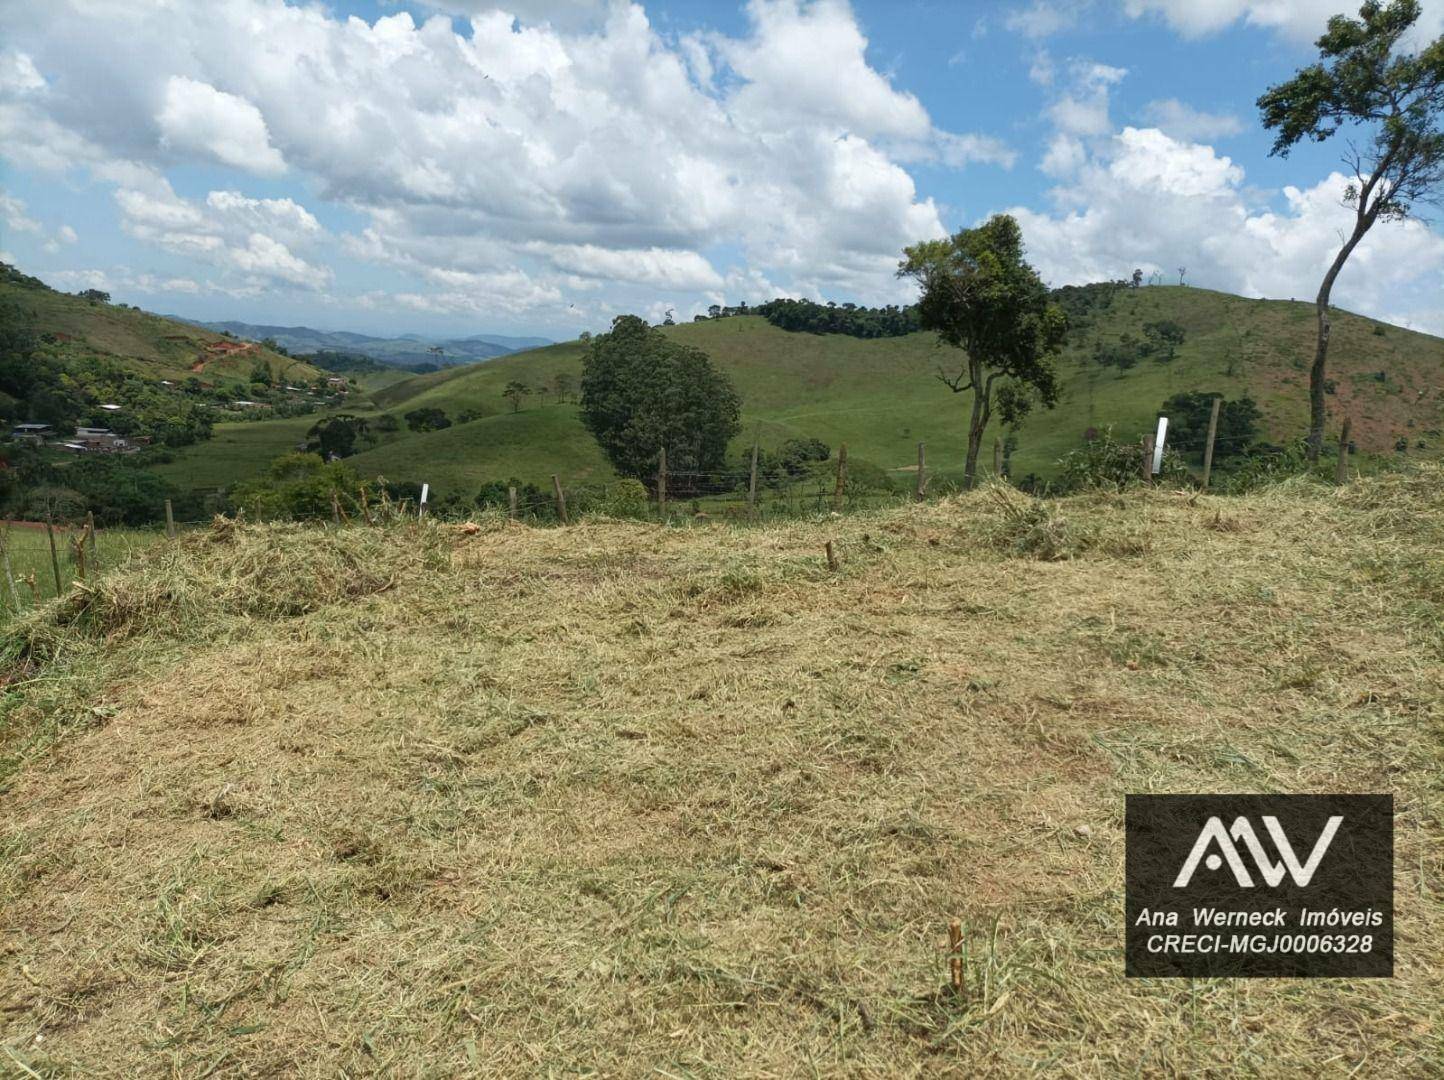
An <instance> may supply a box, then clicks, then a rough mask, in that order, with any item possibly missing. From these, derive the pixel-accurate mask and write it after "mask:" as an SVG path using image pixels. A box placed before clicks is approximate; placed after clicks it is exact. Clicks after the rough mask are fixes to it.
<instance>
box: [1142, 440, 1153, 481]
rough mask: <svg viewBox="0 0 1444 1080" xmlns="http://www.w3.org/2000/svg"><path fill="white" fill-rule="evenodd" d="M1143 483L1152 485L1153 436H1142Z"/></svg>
mask: <svg viewBox="0 0 1444 1080" xmlns="http://www.w3.org/2000/svg"><path fill="white" fill-rule="evenodd" d="M1143 482H1144V483H1145V484H1151V483H1153V436H1152V435H1145V436H1143Z"/></svg>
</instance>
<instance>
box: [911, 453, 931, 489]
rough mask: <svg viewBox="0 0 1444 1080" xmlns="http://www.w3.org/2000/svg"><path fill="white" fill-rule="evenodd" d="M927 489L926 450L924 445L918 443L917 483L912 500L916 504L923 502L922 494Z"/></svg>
mask: <svg viewBox="0 0 1444 1080" xmlns="http://www.w3.org/2000/svg"><path fill="white" fill-rule="evenodd" d="M927 489H928V448H927V444H926V443H918V483H917V489H916V490H915V491H914V492H913V498H915V499H916V500H917V501H918V502H922V501H923V492H925V491H927Z"/></svg>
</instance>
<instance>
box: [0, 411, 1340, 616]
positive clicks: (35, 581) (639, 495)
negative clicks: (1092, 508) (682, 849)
mask: <svg viewBox="0 0 1444 1080" xmlns="http://www.w3.org/2000/svg"><path fill="white" fill-rule="evenodd" d="M1347 433H1348V428H1347V427H1346V428H1345V430H1344V433H1343V435H1342V437H1341V438H1340V439H1338V440H1333V445H1332V446H1330V447H1328V448H1327V449H1326V452H1325V457H1326V458H1331V459H1332V460H1333V461H1334V462H1336V469H1337V472H1336V478H1337V479H1339V480H1342V479H1343V478H1344V476H1345V471H1346V465H1347V461H1348V455H1349V452H1350V451H1351V450H1352V448H1353V444H1352V443H1351V442H1349V441H1348V434H1347ZM1151 444H1152V439H1151V438H1145V439H1144V440H1143V441H1142V442H1141V443H1135V444H1126V443H1125V444H1118V445H1119V446H1120V447H1121V448H1126V447H1128V446H1130V445H1131V446H1132V447H1134V448H1136V450H1137V451H1138V452H1139V457H1138V458H1137V461H1138V473H1137V475H1138V477H1139V478H1143V477H1145V476H1149V475H1151V465H1150V464H1149V462H1150V460H1151V457H1152V453H1151ZM1242 445H1248V446H1252V447H1258V446H1259V443H1258V440H1257V439H1256V438H1254V437H1251V436H1228V437H1224V438H1215V439H1214V440H1213V455H1212V458H1213V461H1214V463H1215V468H1217V465H1218V463H1219V462H1220V461H1221V460H1222V459H1226V458H1228V457H1229V456H1230V451H1231V449H1232V448H1234V447H1238V446H1242ZM1269 449H1270V450H1273V451H1277V450H1279V449H1280V448H1276V447H1275V448H1269ZM981 457H982V460H980V461H979V463H978V477H979V479H980V480H986V479H989V478H993V477H997V476H1001V477H1002V478H1005V479H1006V478H1007V455H1006V454H1005V453H1004V452H1003V446H1002V442H1001V440H999V441H998V442H997V443H996V444H995V447H994V449H993V454H992V455H991V457H990V456H989V455H988V454H986V453H985V454H983V455H981ZM664 460H665V459H664ZM859 464H862V465H863V468H862V470H861V471H862V472H863V474H864V475H863V476H862V477H854V476H852V475H851V474H850V473H849V467H848V464H847V457H846V447H845V446H840V447H839V453H838V455H837V457H836V458H834V459H832V460H829V461H827V462H817V463H814V464H813V465H812V466H811V467H809V468H807V469H805V470H801V471H788V470H786V469H779V468H778V467H777V466H775V465H770V466H769V467H768V469H767V470H766V471H763V470H756V471H753V470H738V469H735V468H734V469H715V470H692V469H683V470H676V471H671V470H666V471H662V470H659V472H658V474H656V475H655V476H652V477H649V478H648V483H647V484H645V485H643V484H642V483H639V482H638V481H635V480H611V481H600V482H599V481H596V480H575V481H567V480H564V479H563V478H561V477H560V476H553V477H552V478H551V484H550V485H549V486H544V485H541V484H537V483H534V482H520V481H516V482H506V483H491V484H487V485H485V486H484V487H483V488H482V490H481V492H480V493H479V494H476V495H474V496H464V495H461V494H459V493H454V492H453V493H449V494H446V495H444V496H442V497H440V498H427V496H428V495H430V494H431V493H430V492H429V491H428V490H427V489H426V488H425V487H424V486H423V485H421V484H399V485H398V484H385V483H383V482H381V481H371V482H366V483H361V484H359V485H358V486H357V488H356V489H355V490H354V491H351V490H340V489H337V490H329V491H324V492H317V491H316V490H314V489H312V490H309V491H306V492H305V493H304V494H305V498H304V500H303V501H301V502H298V503H296V504H294V505H285V504H282V505H278V506H275V507H271V508H270V513H269V514H266V513H262V514H261V516H274V517H280V518H283V519H292V520H303V521H305V520H309V521H320V522H329V523H331V524H334V525H351V524H365V525H376V524H382V523H385V522H390V521H396V520H405V519H413V520H414V519H420V518H423V517H430V518H432V519H441V520H465V519H467V518H470V517H474V516H476V515H477V514H478V513H479V512H481V513H485V512H493V513H504V514H506V515H508V516H509V517H510V518H512V519H514V520H517V521H520V522H525V523H528V524H533V525H559V524H567V523H570V522H572V521H575V520H577V519H578V518H580V517H585V516H596V515H602V516H607V517H620V518H632V519H637V520H650V521H657V522H678V521H682V520H687V519H692V520H710V519H719V520H723V521H729V522H737V523H754V524H755V523H766V522H769V521H778V520H784V519H806V518H816V517H819V516H823V515H828V514H832V513H853V512H858V511H864V510H875V509H880V508H884V507H889V506H898V505H903V504H906V503H909V502H913V501H916V500H918V499H920V498H928V499H936V498H939V497H943V496H946V495H949V494H952V493H955V492H957V491H958V490H960V488H961V485H960V484H959V483H958V482H957V481H956V480H955V479H953V478H952V477H951V476H950V475H938V474H935V473H934V472H932V471H931V470H930V469H928V468H927V466H926V464H925V459H924V454H923V447H922V446H920V447H919V465H918V467H917V468H916V469H913V468H909V469H907V470H893V471H891V472H889V473H887V474H884V475H883V482H881V483H879V482H878V475H877V473H878V470H877V469H876V467H875V466H867V465H866V464H864V463H859ZM1024 483H1026V481H1024ZM203 494H204V496H205V497H204V498H202V497H200V495H201V493H191V494H190V496H188V497H187V498H185V499H184V500H182V502H181V505H180V507H176V506H174V505H173V504H172V501H171V500H170V499H166V500H165V501H164V504H163V505H161V506H156V507H155V508H154V521H155V523H154V524H146V525H138V526H129V527H127V526H110V527H104V526H101V527H97V525H96V522H95V519H94V517H93V516H92V515H90V514H87V515H86V516H85V520H83V521H75V520H71V521H64V520H60V519H59V517H58V516H57V517H56V518H55V520H53V521H51V522H49V523H47V522H33V521H28V522H22V521H12V522H0V564H3V565H0V571H3V574H0V577H3V580H0V618H3V617H6V616H8V615H13V614H15V613H18V612H20V611H24V610H26V609H27V608H29V607H33V606H36V605H38V604H42V603H44V602H45V601H47V600H49V599H52V598H54V597H56V596H58V595H62V594H64V593H66V592H67V591H69V590H70V589H71V588H72V587H73V586H74V584H75V583H76V582H78V581H85V580H88V579H89V578H93V577H94V575H96V574H98V573H101V572H103V571H105V570H108V569H111V568H113V567H115V566H116V565H118V564H120V563H122V562H124V561H125V560H126V559H128V558H129V557H131V556H132V555H134V554H135V553H137V552H139V551H143V550H144V549H146V548H148V547H150V546H152V545H154V544H156V543H158V542H160V541H162V540H164V539H166V538H167V537H168V536H174V535H176V534H178V533H180V532H181V531H184V530H187V529H194V528H197V527H200V526H204V525H208V524H209V523H210V522H211V521H213V520H214V517H215V515H216V514H217V513H219V514H228V515H234V516H240V517H244V516H245V513H246V508H245V507H237V506H233V505H231V504H230V502H229V500H228V499H227V497H226V491H225V489H222V488H210V489H204V491H203ZM178 509H179V510H180V511H181V513H179V514H178V513H177V510H178ZM147 513H148V514H149V513H150V512H149V511H147Z"/></svg>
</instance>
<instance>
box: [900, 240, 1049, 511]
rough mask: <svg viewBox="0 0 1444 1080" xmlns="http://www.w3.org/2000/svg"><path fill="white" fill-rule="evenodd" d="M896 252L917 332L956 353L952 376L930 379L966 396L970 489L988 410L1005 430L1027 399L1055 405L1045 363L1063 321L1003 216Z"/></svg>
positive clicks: (966, 476) (965, 471)
mask: <svg viewBox="0 0 1444 1080" xmlns="http://www.w3.org/2000/svg"><path fill="white" fill-rule="evenodd" d="M904 254H905V255H906V256H907V257H906V258H905V259H904V260H903V261H902V262H901V263H900V264H899V265H898V276H899V277H911V278H913V279H914V280H915V281H917V283H918V284H919V285H920V286H921V287H922V297H921V299H920V300H919V301H918V305H917V307H918V315H919V318H920V321H921V323H922V326H923V328H924V329H926V330H933V331H935V332H936V333H937V335H938V336H939V337H940V338H942V340H943V341H944V342H946V343H947V344H949V345H951V346H953V347H954V348H956V349H960V350H962V352H963V354H964V355H963V360H962V362H961V370H960V371H959V373H958V374H957V375H948V374H946V373H944V372H942V371H939V372H938V378H940V379H941V380H942V381H943V383H944V384H945V385H946V386H947V387H948V389H950V390H952V392H953V393H955V394H961V393H966V392H971V393H972V398H973V407H972V416H971V419H970V421H969V424H968V453H967V458H966V460H965V462H964V465H963V475H964V483H965V484H966V486H968V487H972V486H973V484H974V483H976V480H977V471H978V452H979V449H980V448H981V446H982V442H983V433H984V432H985V431H986V430H987V428H988V421H989V420H991V419H992V413H993V408H994V406H995V405H996V406H997V410H998V415H999V416H1000V417H1001V418H1002V420H1003V422H1004V423H1006V424H1009V425H1013V424H1016V423H1017V422H1018V421H1019V420H1020V419H1021V418H1022V417H1023V416H1024V415H1026V414H1027V413H1028V411H1029V410H1030V409H1031V408H1032V405H1033V402H1034V401H1035V400H1039V401H1041V402H1042V403H1043V404H1044V405H1045V406H1047V407H1049V408H1052V406H1053V405H1054V404H1055V403H1056V402H1057V400H1058V381H1057V375H1056V373H1055V371H1054V368H1053V358H1054V356H1056V355H1057V353H1058V352H1059V350H1060V349H1061V348H1062V346H1063V338H1064V335H1065V334H1066V333H1067V328H1068V320H1067V318H1066V317H1065V316H1064V314H1063V311H1062V309H1061V308H1059V307H1057V306H1056V305H1054V304H1052V303H1050V302H1049V298H1048V289H1047V287H1046V286H1044V284H1043V282H1042V279H1041V278H1039V277H1038V272H1037V271H1036V270H1034V269H1033V268H1032V267H1031V266H1029V265H1028V263H1027V261H1026V260H1025V259H1024V258H1023V233H1022V230H1021V229H1019V228H1018V223H1017V222H1016V221H1015V220H1013V218H1011V217H1009V216H1008V215H1007V214H998V215H995V216H994V217H991V218H989V219H988V220H987V221H986V222H984V223H983V224H982V225H980V226H978V227H977V228H976V229H963V230H962V231H961V232H959V233H957V234H956V235H954V236H951V237H949V238H948V239H946V240H925V241H923V242H922V243H920V244H914V245H913V246H912V247H909V248H907V249H905V251H904ZM995 384H996V386H997V395H996V397H995V394H994V388H995Z"/></svg>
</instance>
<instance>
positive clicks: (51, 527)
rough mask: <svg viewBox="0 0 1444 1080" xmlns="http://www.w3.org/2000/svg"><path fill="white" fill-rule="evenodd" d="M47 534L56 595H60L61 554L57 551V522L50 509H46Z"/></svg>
mask: <svg viewBox="0 0 1444 1080" xmlns="http://www.w3.org/2000/svg"><path fill="white" fill-rule="evenodd" d="M45 535H46V536H48V537H50V569H52V570H54V571H55V595H56V596H59V595H60V592H61V589H60V556H59V555H57V554H56V552H55V523H54V522H53V521H52V520H51V519H50V511H49V510H47V511H45Z"/></svg>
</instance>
